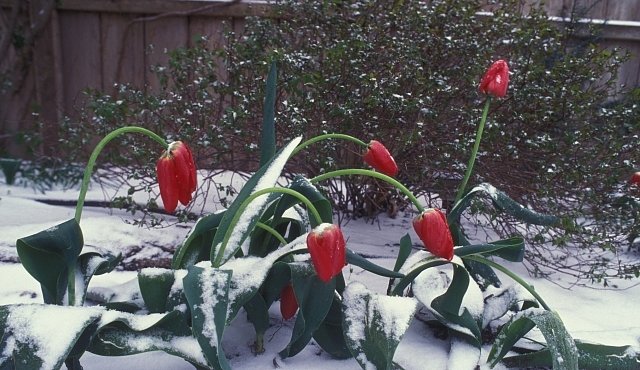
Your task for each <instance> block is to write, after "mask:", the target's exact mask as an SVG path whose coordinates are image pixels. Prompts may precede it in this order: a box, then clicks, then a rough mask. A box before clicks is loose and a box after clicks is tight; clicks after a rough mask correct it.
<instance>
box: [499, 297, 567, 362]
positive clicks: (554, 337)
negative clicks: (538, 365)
mask: <svg viewBox="0 0 640 370" xmlns="http://www.w3.org/2000/svg"><path fill="white" fill-rule="evenodd" d="M534 326H537V327H538V329H540V332H541V333H542V335H543V336H544V339H545V340H546V342H547V348H548V349H549V353H550V355H551V356H550V358H551V364H552V366H553V368H554V369H558V370H564V369H567V370H577V369H578V356H579V355H578V349H577V347H576V344H575V342H574V340H573V338H572V337H571V335H570V334H569V332H568V331H567V329H566V328H565V327H564V324H563V323H562V320H561V319H560V316H559V315H558V314H557V313H555V312H553V311H547V310H543V309H539V308H531V309H528V310H524V311H521V312H520V313H518V314H517V315H515V316H514V317H513V318H512V319H511V321H510V322H509V323H507V324H506V325H505V326H504V327H503V328H502V330H501V331H500V333H499V334H498V337H497V338H496V340H495V343H494V344H493V347H491V352H490V353H489V357H488V358H487V363H489V364H490V365H491V366H495V365H496V364H497V363H498V362H500V360H502V358H503V357H504V356H505V355H506V354H507V352H508V351H509V350H510V349H511V348H512V347H513V345H514V344H515V343H516V342H517V341H518V340H519V339H520V338H522V337H523V336H524V335H525V334H526V333H528V332H529V331H530V330H531V329H533V327H534Z"/></svg>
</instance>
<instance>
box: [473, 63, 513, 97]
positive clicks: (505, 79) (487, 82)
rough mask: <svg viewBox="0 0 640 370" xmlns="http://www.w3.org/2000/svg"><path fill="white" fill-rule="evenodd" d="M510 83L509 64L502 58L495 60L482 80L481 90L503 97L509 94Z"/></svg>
mask: <svg viewBox="0 0 640 370" xmlns="http://www.w3.org/2000/svg"><path fill="white" fill-rule="evenodd" d="M508 85H509V66H508V65H507V62H505V61H504V60H502V59H500V60H498V61H495V62H494V63H493V64H492V65H491V67H489V69H488V70H487V72H486V73H485V74H484V76H482V80H480V92H481V93H483V94H487V95H492V96H495V97H496V98H502V97H504V96H505V95H506V94H507V86H508Z"/></svg>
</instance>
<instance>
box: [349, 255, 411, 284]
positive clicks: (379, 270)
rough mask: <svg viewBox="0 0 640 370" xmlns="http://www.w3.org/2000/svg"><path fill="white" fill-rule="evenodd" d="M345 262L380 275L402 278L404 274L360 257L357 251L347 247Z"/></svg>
mask: <svg viewBox="0 0 640 370" xmlns="http://www.w3.org/2000/svg"><path fill="white" fill-rule="evenodd" d="M346 255H347V263H349V264H350V265H354V266H358V267H360V268H362V269H364V270H367V271H369V272H372V273H374V274H376V275H380V276H384V277H389V278H403V277H404V275H403V274H401V273H399V272H396V271H391V270H389V269H386V268H384V267H382V266H379V265H376V264H375V263H373V262H371V261H369V260H368V259H366V258H364V257H362V256H361V255H359V254H358V253H355V252H354V251H352V250H351V249H349V248H347V254H346Z"/></svg>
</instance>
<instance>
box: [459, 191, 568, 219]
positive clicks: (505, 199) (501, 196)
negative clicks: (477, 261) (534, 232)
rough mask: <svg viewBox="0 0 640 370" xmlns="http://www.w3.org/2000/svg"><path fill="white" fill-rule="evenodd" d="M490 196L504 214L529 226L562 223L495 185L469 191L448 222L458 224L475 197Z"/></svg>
mask: <svg viewBox="0 0 640 370" xmlns="http://www.w3.org/2000/svg"><path fill="white" fill-rule="evenodd" d="M482 194H485V195H488V196H489V197H490V198H491V200H492V202H493V205H494V206H495V207H496V208H497V209H498V210H499V211H502V212H505V213H506V214H508V215H510V216H513V217H515V218H516V219H518V220H520V221H524V222H526V223H529V224H534V225H544V226H554V225H558V224H559V223H560V221H561V220H560V218H558V217H556V216H551V215H545V214H541V213H537V212H534V211H532V210H530V209H528V208H526V207H524V206H523V205H521V204H519V203H518V202H516V201H514V200H513V199H511V198H509V196H507V195H506V194H505V193H504V192H502V191H500V190H498V189H496V188H495V187H494V186H493V185H491V184H488V183H483V184H480V185H478V186H476V187H474V188H473V189H471V190H469V192H467V193H466V194H465V195H464V197H462V198H461V199H460V201H458V203H456V204H455V205H454V206H453V208H452V209H451V211H450V212H449V214H448V215H447V220H448V221H449V224H454V223H458V220H459V219H460V216H461V215H462V212H464V210H465V209H467V207H469V205H471V200H472V199H473V198H474V197H477V196H479V195H482Z"/></svg>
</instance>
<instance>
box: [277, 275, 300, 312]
mask: <svg viewBox="0 0 640 370" xmlns="http://www.w3.org/2000/svg"><path fill="white" fill-rule="evenodd" d="M297 311H298V300H297V299H296V294H295V292H294V291H293V286H292V285H291V284H287V286H285V287H284V288H283V289H282V292H281V293H280V313H281V314H282V318H284V319H285V320H289V319H290V318H292V317H293V315H295V314H296V312H297Z"/></svg>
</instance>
